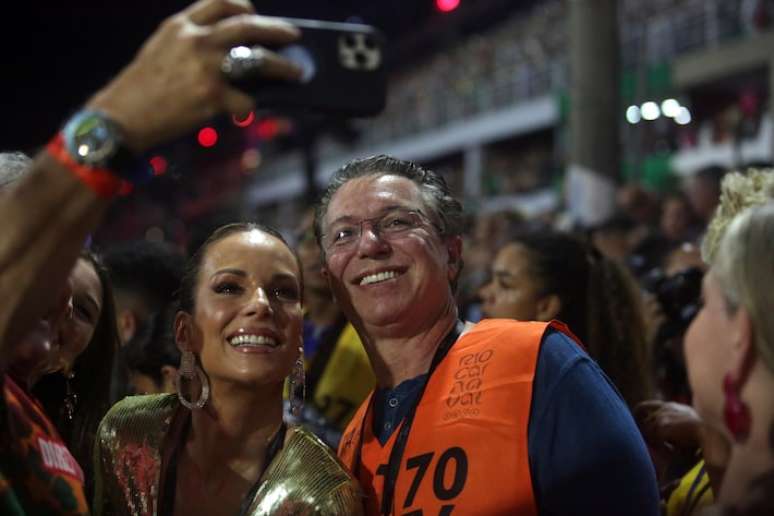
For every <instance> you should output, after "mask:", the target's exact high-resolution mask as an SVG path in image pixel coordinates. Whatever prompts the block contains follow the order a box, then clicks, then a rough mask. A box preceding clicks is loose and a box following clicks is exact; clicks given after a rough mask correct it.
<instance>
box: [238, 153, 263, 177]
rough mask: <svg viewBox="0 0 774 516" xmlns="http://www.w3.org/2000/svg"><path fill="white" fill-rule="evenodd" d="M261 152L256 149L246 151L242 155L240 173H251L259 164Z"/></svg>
mask: <svg viewBox="0 0 774 516" xmlns="http://www.w3.org/2000/svg"><path fill="white" fill-rule="evenodd" d="M261 159H262V157H261V152H260V151H259V150H258V149H247V150H246V151H245V152H244V153H242V172H243V173H245V174H249V173H251V172H252V171H253V170H255V169H256V168H258V165H260V164H261Z"/></svg>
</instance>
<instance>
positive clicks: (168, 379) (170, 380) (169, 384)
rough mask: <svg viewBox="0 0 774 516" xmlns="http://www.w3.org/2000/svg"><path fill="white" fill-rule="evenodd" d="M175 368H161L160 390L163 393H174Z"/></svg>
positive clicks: (166, 366)
mask: <svg viewBox="0 0 774 516" xmlns="http://www.w3.org/2000/svg"><path fill="white" fill-rule="evenodd" d="M176 376H177V367H174V366H171V365H165V366H161V388H162V389H163V390H164V392H175V377H176Z"/></svg>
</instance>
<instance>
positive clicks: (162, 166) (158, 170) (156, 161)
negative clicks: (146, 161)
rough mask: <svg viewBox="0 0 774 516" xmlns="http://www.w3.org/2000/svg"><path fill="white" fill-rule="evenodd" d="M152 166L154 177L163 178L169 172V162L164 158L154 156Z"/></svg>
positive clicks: (151, 160)
mask: <svg viewBox="0 0 774 516" xmlns="http://www.w3.org/2000/svg"><path fill="white" fill-rule="evenodd" d="M150 165H151V168H152V169H153V175H154V176H162V175H164V174H166V172H167V160H166V159H164V156H153V157H152V158H151V159H150Z"/></svg>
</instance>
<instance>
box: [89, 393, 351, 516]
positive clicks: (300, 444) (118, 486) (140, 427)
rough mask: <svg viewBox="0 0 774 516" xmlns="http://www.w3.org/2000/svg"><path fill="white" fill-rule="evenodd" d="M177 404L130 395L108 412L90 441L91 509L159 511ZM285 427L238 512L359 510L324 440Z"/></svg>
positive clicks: (136, 513) (165, 397)
mask: <svg viewBox="0 0 774 516" xmlns="http://www.w3.org/2000/svg"><path fill="white" fill-rule="evenodd" d="M179 406H180V405H179V402H178V401H177V396H175V395H170V394H160V395H151V396H132V397H129V398H125V399H124V400H123V401H121V402H119V403H117V404H116V405H115V406H113V408H112V409H110V411H109V412H108V413H107V415H106V416H105V418H104V419H103V420H102V423H101V424H100V428H99V432H98V435H97V442H96V445H95V461H96V467H95V471H96V472H97V479H96V493H95V499H94V512H95V514H96V515H97V516H99V515H105V516H108V515H122V516H123V515H127V516H129V515H131V516H156V515H159V514H160V513H159V507H158V502H159V490H160V487H159V486H160V485H161V471H162V455H164V453H165V450H162V445H163V443H164V442H165V436H166V435H167V433H168V432H169V431H170V425H171V423H172V420H173V416H174V415H175V412H176V411H177V410H178V408H179ZM181 410H185V409H181ZM288 432H290V433H291V435H290V436H289V438H288V440H287V441H286V443H285V446H284V447H283V448H282V449H281V450H280V451H279V453H277V455H276V456H275V457H274V459H273V460H272V462H271V464H269V467H268V468H267V469H266V471H265V472H264V474H263V477H262V480H261V484H260V486H259V487H258V489H257V490H256V491H255V495H254V496H253V499H252V501H251V503H250V505H249V509H248V510H247V511H246V512H245V513H244V514H245V515H249V516H258V515H261V516H263V515H280V514H281V515H324V516H328V515H361V514H363V497H362V492H361V490H360V487H359V485H358V483H357V481H356V480H354V479H353V478H352V476H351V475H350V474H349V473H348V472H347V471H346V469H345V468H344V467H343V466H342V465H341V463H340V462H339V461H338V459H336V457H335V456H334V455H333V454H332V453H331V452H330V451H329V449H328V448H327V447H326V446H325V444H323V443H322V442H321V441H320V440H319V439H317V437H315V436H314V435H312V434H310V433H309V432H307V431H306V430H303V429H301V428H290V429H288ZM167 451H168V450H167ZM165 505H166V504H165ZM235 516H236V515H235Z"/></svg>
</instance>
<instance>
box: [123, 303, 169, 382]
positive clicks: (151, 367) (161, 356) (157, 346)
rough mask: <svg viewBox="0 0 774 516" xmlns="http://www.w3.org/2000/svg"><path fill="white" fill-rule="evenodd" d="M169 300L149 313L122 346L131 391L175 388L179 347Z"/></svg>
mask: <svg viewBox="0 0 774 516" xmlns="http://www.w3.org/2000/svg"><path fill="white" fill-rule="evenodd" d="M176 312H177V305H176V303H175V304H171V305H168V306H167V307H166V308H164V309H162V310H161V311H159V312H158V313H156V314H154V315H152V316H151V317H149V318H148V319H147V320H146V321H145V323H144V324H143V325H142V326H141V327H140V329H139V331H137V332H136V333H135V335H134V337H132V338H131V340H130V341H129V342H128V343H126V345H125V346H124V348H123V349H122V354H123V359H124V362H125V363H126V367H127V368H128V370H129V385H130V387H131V390H132V392H133V393H134V394H159V393H162V392H175V375H176V374H177V369H178V367H179V366H180V350H179V349H178V348H177V344H176V343H175V332H174V323H175V313H176Z"/></svg>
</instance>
